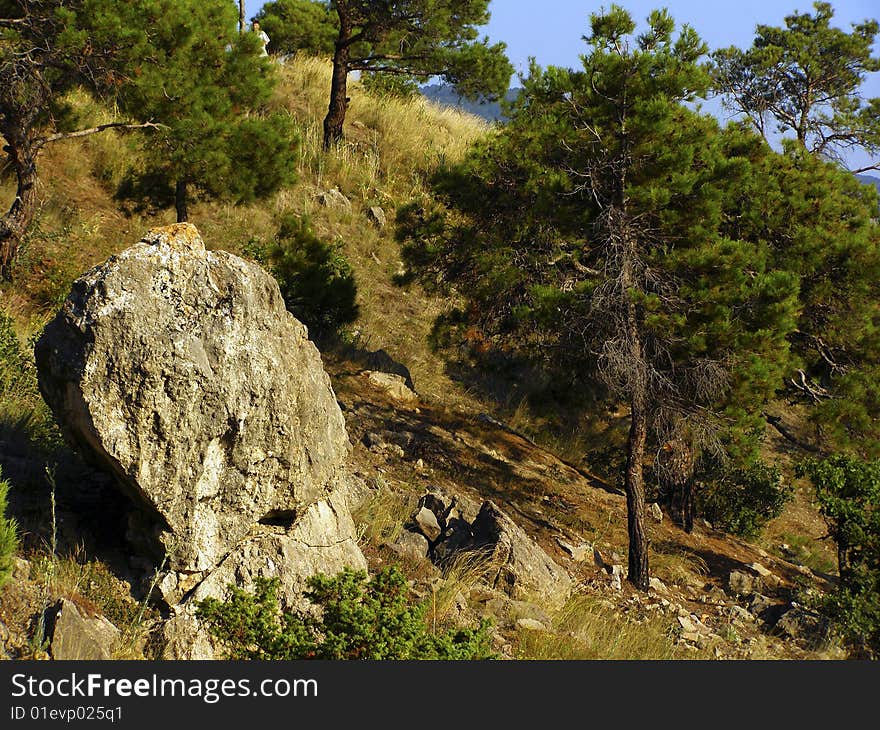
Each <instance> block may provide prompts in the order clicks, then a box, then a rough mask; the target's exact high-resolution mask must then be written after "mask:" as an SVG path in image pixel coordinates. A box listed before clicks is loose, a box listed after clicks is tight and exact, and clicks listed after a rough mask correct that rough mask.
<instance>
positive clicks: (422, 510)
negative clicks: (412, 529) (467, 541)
mask: <svg viewBox="0 0 880 730" xmlns="http://www.w3.org/2000/svg"><path fill="white" fill-rule="evenodd" d="M412 519H413V522H414V523H415V525H416V526H417V527H418V529H419V531H420V532H421V533H422V534H423V535H424V536H425V537H426V538H428V540H429V541H430V542H434V541H435V540H436V539H437V538H438V537H440V535H441V534H442V530H441V529H440V525H439V523H438V522H437V517H436V515H435V514H434V513H433V512H432V511H431V510H429V509H428V508H427V507H419V509H418V510H417V511H416V513H415V514H414V515H413V517H412Z"/></svg>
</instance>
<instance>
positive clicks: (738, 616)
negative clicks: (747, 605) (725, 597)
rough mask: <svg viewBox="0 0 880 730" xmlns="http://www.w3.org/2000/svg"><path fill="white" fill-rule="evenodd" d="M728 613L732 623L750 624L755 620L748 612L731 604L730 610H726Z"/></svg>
mask: <svg viewBox="0 0 880 730" xmlns="http://www.w3.org/2000/svg"><path fill="white" fill-rule="evenodd" d="M728 613H729V614H730V617H731V618H732V619H733V620H734V621H746V622H751V621H754V620H755V617H754V616H753V615H752V614H751V613H749V611H747V610H746V609H744V608H743V607H742V606H739V605H737V604H733V605H732V606H730V608H729V609H728Z"/></svg>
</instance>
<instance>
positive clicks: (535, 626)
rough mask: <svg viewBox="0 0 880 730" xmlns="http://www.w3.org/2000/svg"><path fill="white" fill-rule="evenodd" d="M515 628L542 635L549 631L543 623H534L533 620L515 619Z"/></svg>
mask: <svg viewBox="0 0 880 730" xmlns="http://www.w3.org/2000/svg"><path fill="white" fill-rule="evenodd" d="M516 627H517V628H518V629H522V630H523V631H540V632H543V633H547V632H548V631H550V629H548V628H547V627H546V626H545V625H544V624H543V623H541V622H540V621H536V620H535V619H533V618H521V619H517V622H516Z"/></svg>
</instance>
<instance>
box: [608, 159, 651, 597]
mask: <svg viewBox="0 0 880 730" xmlns="http://www.w3.org/2000/svg"><path fill="white" fill-rule="evenodd" d="M624 182H625V181H624V179H623V177H621V181H620V183H621V184H620V191H619V195H620V198H621V206H620V207H621V210H625V201H624V199H623V191H624V190H625V187H624ZM612 220H614V217H612ZM613 225H614V227H615V228H617V231H616V234H617V235H618V236H619V237H620V240H621V244H622V245H621V254H622V260H621V272H620V281H621V285H622V289H623V296H624V297H626V303H625V305H624V306H625V321H624V322H623V323H622V324H623V326H624V328H625V335H626V337H625V340H626V342H627V343H628V348H627V349H628V352H627V353H626V354H627V356H628V359H629V363H630V367H631V368H632V370H631V376H630V384H629V386H630V388H631V392H630V426H629V438H628V440H627V445H626V475H625V478H624V491H625V492H626V522H627V532H628V534H629V560H628V566H627V576H626V577H627V580H629V582H630V583H632V584H633V585H634V586H635V587H636V588H638V589H639V590H640V591H647V590H648V581H649V579H650V575H649V572H648V533H647V531H646V530H645V479H644V463H645V443H646V442H647V440H648V365H647V362H646V360H645V350H644V345H643V343H642V330H641V326H640V324H641V323H640V321H639V312H638V308H637V306H636V303H635V302H634V301H633V299H632V297H631V296H630V291H631V290H632V289H633V288H635V287H637V285H638V284H637V281H636V275H635V273H634V269H635V262H636V251H635V242H634V240H633V233H632V231H631V230H630V229H629V227H630V221H629V220H627V216H626V213H625V212H623V213H622V216H621V218H620V219H619V220H617V221H614V224H613Z"/></svg>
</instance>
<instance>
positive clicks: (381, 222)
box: [367, 205, 388, 229]
mask: <svg viewBox="0 0 880 730" xmlns="http://www.w3.org/2000/svg"><path fill="white" fill-rule="evenodd" d="M367 217H368V218H369V219H370V220H371V221H373V223H375V224H376V227H377V228H380V229H381V228H384V227H385V226H386V225H387V224H388V219H387V218H386V217H385V211H384V210H382V208H380V207H379V206H378V205H371V206H370V207H369V208H368V209H367Z"/></svg>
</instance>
